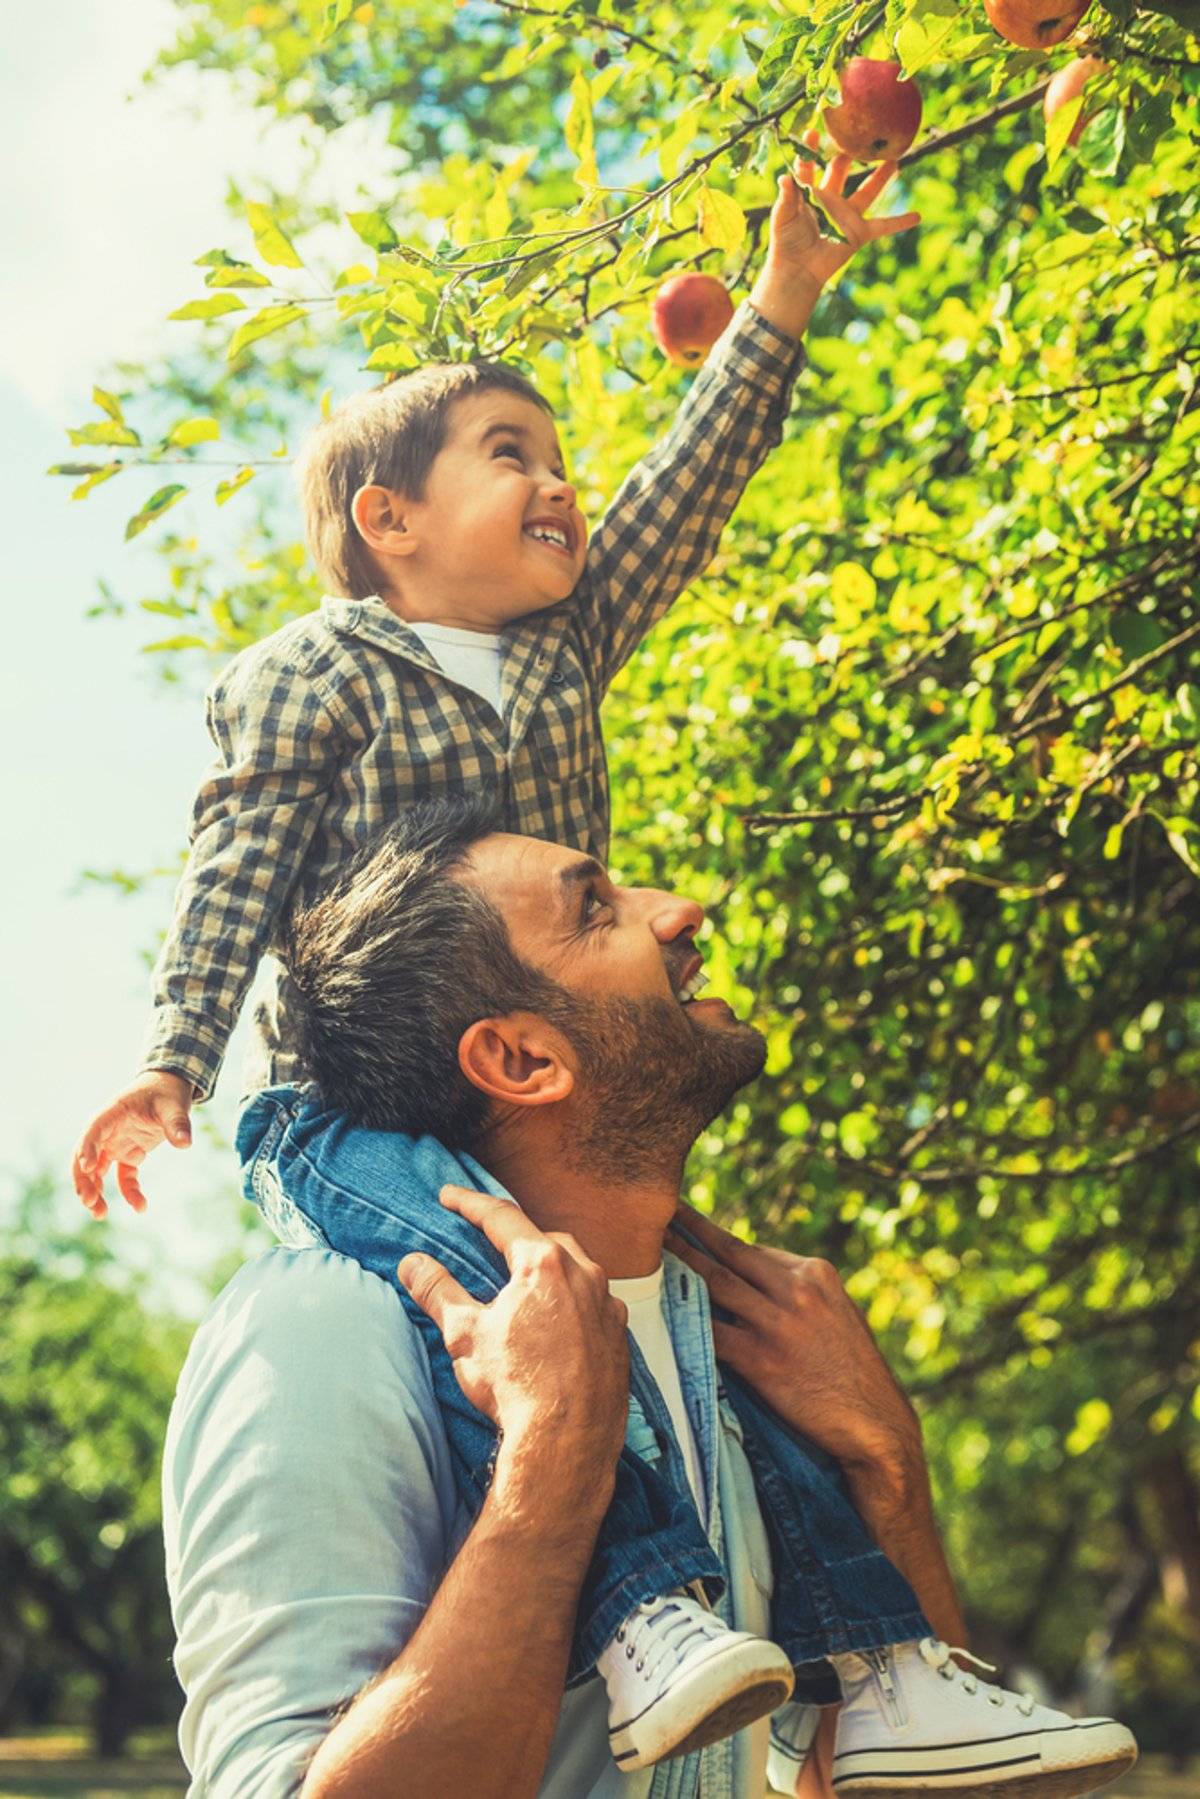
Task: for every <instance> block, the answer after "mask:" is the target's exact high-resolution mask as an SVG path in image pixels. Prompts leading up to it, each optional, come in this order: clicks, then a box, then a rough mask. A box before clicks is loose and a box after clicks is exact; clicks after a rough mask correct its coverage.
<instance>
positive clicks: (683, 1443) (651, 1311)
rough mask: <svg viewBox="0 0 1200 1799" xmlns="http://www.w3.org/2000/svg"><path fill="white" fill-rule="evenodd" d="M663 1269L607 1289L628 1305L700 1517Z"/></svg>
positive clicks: (699, 1485)
mask: <svg viewBox="0 0 1200 1799" xmlns="http://www.w3.org/2000/svg"><path fill="white" fill-rule="evenodd" d="M662 1289H663V1270H662V1264H661V1263H660V1264H659V1266H658V1267H657V1268H656V1269H655V1270H654V1273H653V1274H644V1275H641V1276H640V1277H639V1278H638V1279H637V1280H631V1281H609V1283H608V1290H609V1292H610V1293H614V1294H615V1295H616V1297H617V1298H618V1299H623V1300H624V1301H625V1304H626V1305H627V1306H628V1308H629V1328H630V1330H631V1331H632V1332H633V1336H634V1341H635V1342H636V1344H637V1346H638V1348H639V1349H640V1350H641V1352H642V1354H643V1355H644V1356H645V1358H646V1366H647V1367H648V1368H649V1370H650V1372H651V1374H652V1375H653V1376H654V1379H655V1381H656V1383H657V1385H658V1390H659V1392H660V1393H661V1394H662V1396H663V1399H664V1401H665V1403H666V1407H667V1411H668V1412H669V1413H670V1417H671V1423H672V1425H673V1426H674V1430H675V1439H676V1441H677V1442H678V1444H679V1447H680V1449H681V1450H682V1451H683V1460H684V1466H685V1467H686V1469H687V1477H688V1485H689V1486H690V1487H691V1489H692V1495H693V1497H694V1499H695V1501H696V1509H697V1510H698V1511H699V1512H700V1514H701V1516H703V1513H704V1500H703V1498H702V1494H703V1491H704V1486H703V1475H702V1472H701V1463H700V1452H699V1450H698V1449H697V1447H696V1436H695V1432H694V1431H693V1430H692V1425H691V1420H690V1419H689V1418H688V1415H687V1408H686V1407H685V1405H684V1403H683V1388H682V1387H681V1386H680V1384H679V1364H678V1362H677V1361H676V1360H675V1347H674V1345H673V1344H672V1342H671V1333H670V1331H669V1330H668V1329H667V1319H666V1314H665V1312H664V1310H663V1290H662Z"/></svg>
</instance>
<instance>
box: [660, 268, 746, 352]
mask: <svg viewBox="0 0 1200 1799" xmlns="http://www.w3.org/2000/svg"><path fill="white" fill-rule="evenodd" d="M732 317H733V301H732V300H731V299H730V298H729V292H728V289H727V288H726V286H725V283H724V282H723V281H718V279H717V277H716V276H715V275H702V274H699V273H696V272H693V273H690V274H686V275H672V276H671V278H670V280H669V281H664V282H663V284H662V286H661V287H660V288H659V290H658V292H657V293H656V294H655V296H654V300H653V303H652V305H651V307H650V329H651V331H653V333H654V337H655V341H656V342H657V344H658V347H659V349H660V350H661V351H662V353H663V355H664V356H666V357H668V358H669V360H670V361H671V362H674V363H678V365H679V367H680V368H685V369H694V368H698V367H699V365H700V364H701V363H702V362H703V361H704V358H705V357H706V356H707V355H708V352H709V351H710V350H711V349H712V347H713V345H714V344H715V343H716V341H717V339H718V338H719V337H720V335H721V333H722V331H724V329H725V327H726V325H727V324H728V323H729V321H730V319H731V318H732Z"/></svg>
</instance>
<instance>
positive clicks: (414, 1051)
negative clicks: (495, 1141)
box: [284, 793, 567, 1150]
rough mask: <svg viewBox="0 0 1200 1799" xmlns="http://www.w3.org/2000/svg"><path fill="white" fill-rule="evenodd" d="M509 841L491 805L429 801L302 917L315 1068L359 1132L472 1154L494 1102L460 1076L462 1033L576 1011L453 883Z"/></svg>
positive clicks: (482, 903) (326, 1092)
mask: <svg viewBox="0 0 1200 1799" xmlns="http://www.w3.org/2000/svg"><path fill="white" fill-rule="evenodd" d="M501 828H502V821H501V810H500V806H499V804H498V802H497V801H496V800H495V798H494V797H493V796H492V795H491V794H487V793H483V794H463V795H455V796H451V797H448V798H444V799H436V800H422V801H419V802H418V803H417V804H415V805H413V806H409V807H406V808H405V810H404V811H403V812H402V813H401V815H400V817H399V818H398V819H397V820H396V822H395V823H394V824H392V825H389V826H387V827H386V828H385V829H384V830H382V831H380V832H379V833H378V835H377V836H375V837H373V838H372V839H371V840H370V842H369V843H367V844H366V845H365V846H364V847H363V849H361V850H360V851H359V852H358V854H357V855H356V856H355V857H354V858H353V859H352V860H351V861H350V862H349V863H347V864H346V867H345V868H344V869H343V870H342V872H341V873H340V874H339V875H338V877H337V879H336V882H335V883H334V884H333V885H332V886H330V887H329V888H327V889H326V890H325V891H324V892H323V893H322V894H320V895H319V896H318V897H317V898H316V899H315V900H314V901H313V902H312V903H311V904H310V905H307V906H304V907H301V908H300V909H298V910H297V912H296V913H295V914H294V915H293V918H292V920H291V923H290V925H289V927H288V931H287V941H286V944H285V949H284V959H285V961H286V962H287V965H288V967H289V969H290V970H291V974H292V978H293V979H294V981H295V982H296V985H297V987H298V988H299V991H300V997H301V1001H302V1005H303V1016H302V1020H301V1033H302V1044H303V1052H304V1055H305V1059H306V1061H307V1063H308V1066H309V1068H310V1070H311V1072H312V1074H313V1076H314V1078H315V1080H316V1083H317V1086H318V1088H319V1090H320V1093H321V1097H322V1099H323V1100H324V1101H325V1102H326V1103H327V1104H328V1105H330V1106H334V1107H336V1108H337V1109H338V1110H339V1111H341V1112H344V1113H345V1114H346V1115H347V1116H348V1117H349V1118H350V1119H351V1120H352V1121H353V1122H354V1123H356V1124H362V1125H367V1126H369V1127H370V1128H372V1129H375V1130H387V1131H404V1132H406V1133H407V1134H408V1135H409V1136H413V1137H419V1136H424V1135H426V1134H428V1135H430V1136H434V1137H437V1138H438V1139H439V1140H440V1141H441V1142H442V1143H444V1144H445V1145H446V1147H447V1148H448V1149H466V1150H469V1149H471V1148H473V1147H475V1146H476V1145H477V1144H478V1142H479V1140H480V1137H481V1135H482V1132H483V1127H484V1124H485V1121H486V1118H487V1112H488V1099H487V1095H486V1094H483V1093H481V1092H480V1091H479V1089H478V1088H477V1087H475V1086H473V1085H472V1083H471V1082H470V1081H468V1080H467V1078H466V1076H465V1075H464V1074H463V1072H462V1070H461V1069H460V1067H459V1065H458V1045H459V1039H460V1038H461V1036H462V1034H463V1032H464V1031H465V1030H466V1028H467V1026H468V1025H470V1024H474V1023H475V1021H476V1020H477V1019H479V1018H488V1017H498V1018H502V1017H504V1016H505V1015H506V1014H507V1013H509V1012H514V1011H536V1012H544V1011H546V1010H547V1009H552V1010H557V1005H556V1002H562V1001H563V1000H564V999H565V998H566V997H567V996H566V995H565V994H564V993H563V990H562V989H561V988H560V987H559V986H558V985H557V984H556V983H555V982H554V981H552V980H551V979H550V978H549V976H547V975H543V974H541V973H539V971H538V970H537V969H535V968H531V967H530V966H529V965H528V964H527V963H526V962H524V961H522V959H521V958H520V957H519V956H518V955H517V954H516V952H515V951H514V949H513V947H512V944H511V943H510V941H509V936H508V926H507V925H506V924H505V922H504V919H503V918H502V917H501V915H500V913H499V912H498V911H497V910H496V908H495V907H494V906H493V905H492V904H491V903H490V902H489V901H488V900H487V899H485V898H484V896H483V895H482V894H481V893H480V892H479V890H478V888H476V887H474V886H469V885H468V884H467V883H466V882H464V881H460V880H456V879H455V878H454V876H455V873H456V871H457V870H459V869H460V868H461V867H462V865H463V863H464V861H465V860H466V856H467V852H468V851H469V849H470V848H471V845H472V844H473V843H477V842H478V841H479V840H480V838H483V837H487V836H490V835H491V833H492V832H493V831H497V830H499V829H501Z"/></svg>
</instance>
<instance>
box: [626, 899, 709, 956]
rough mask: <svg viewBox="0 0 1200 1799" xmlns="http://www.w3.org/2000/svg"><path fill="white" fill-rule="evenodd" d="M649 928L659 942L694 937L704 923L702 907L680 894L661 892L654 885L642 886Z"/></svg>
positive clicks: (672, 941) (670, 941) (671, 941)
mask: <svg viewBox="0 0 1200 1799" xmlns="http://www.w3.org/2000/svg"><path fill="white" fill-rule="evenodd" d="M641 896H642V898H643V900H644V902H645V906H646V915H647V918H648V920H649V924H650V929H651V930H652V931H653V932H654V935H655V936H656V937H657V938H658V941H659V942H660V943H674V942H675V941H676V939H677V938H679V937H694V936H695V935H696V932H697V931H698V930H699V929H700V926H701V925H702V924H703V923H704V907H703V906H701V905H698V904H697V902H696V901H695V900H692V899H684V897H683V896H682V894H678V893H662V892H660V891H659V890H658V888H655V887H644V888H643V889H642V890H641Z"/></svg>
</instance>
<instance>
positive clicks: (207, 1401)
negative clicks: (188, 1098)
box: [163, 1246, 818, 1799]
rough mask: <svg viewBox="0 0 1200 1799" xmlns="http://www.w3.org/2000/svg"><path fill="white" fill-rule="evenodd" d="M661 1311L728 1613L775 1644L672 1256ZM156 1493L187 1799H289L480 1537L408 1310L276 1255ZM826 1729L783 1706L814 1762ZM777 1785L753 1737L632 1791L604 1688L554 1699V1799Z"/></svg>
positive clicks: (696, 1300) (696, 1313)
mask: <svg viewBox="0 0 1200 1799" xmlns="http://www.w3.org/2000/svg"><path fill="white" fill-rule="evenodd" d="M664 1291H665V1297H666V1308H667V1316H668V1322H669V1326H670V1331H671V1338H672V1342H673V1344H674V1347H675V1353H676V1357H677V1360H678V1363H679V1369H680V1378H681V1382H682V1385H683V1391H684V1397H685V1400H686V1402H687V1406H688V1415H689V1418H691V1419H692V1421H693V1423H694V1427H695V1435H696V1440H697V1444H698V1447H699V1450H700V1456H701V1461H702V1464H703V1469H704V1474H705V1484H706V1494H707V1495H708V1496H709V1497H708V1498H707V1500H706V1503H705V1506H704V1509H705V1511H706V1512H707V1513H708V1516H707V1517H706V1519H705V1524H706V1526H707V1528H708V1532H709V1536H710V1540H711V1541H712V1542H713V1546H714V1548H715V1549H716V1551H717V1553H718V1554H719V1555H721V1556H722V1559H723V1560H724V1562H725V1566H726V1568H727V1570H728V1573H729V1592H728V1596H727V1603H725V1604H723V1607H722V1609H723V1611H725V1613H726V1615H728V1616H729V1618H730V1621H731V1622H732V1623H734V1624H736V1625H737V1626H739V1627H740V1628H743V1629H749V1630H754V1631H757V1632H765V1630H766V1629H767V1625H768V1618H769V1600H770V1589H771V1570H770V1556H769V1551H768V1545H767V1539H766V1533H765V1530H764V1527H763V1523H762V1518H761V1515H760V1513H759V1509H758V1505H757V1502H756V1500H755V1497H754V1490H753V1483H752V1480H751V1476H750V1471H749V1467H748V1464H747V1462H746V1459H745V1456H744V1454H743V1452H742V1449H741V1444H740V1436H739V1430H738V1423H737V1419H736V1417H735V1416H734V1414H733V1412H732V1410H731V1408H730V1407H729V1406H728V1405H727V1404H726V1403H724V1402H723V1401H722V1402H719V1401H718V1395H717V1382H716V1369H715V1364H714V1362H713V1357H712V1339H711V1331H710V1328H709V1313H708V1305H707V1293H706V1291H705V1289H704V1286H703V1283H702V1282H700V1281H699V1280H697V1279H696V1278H695V1276H694V1275H692V1274H691V1273H690V1271H689V1270H688V1269H687V1268H686V1267H685V1266H684V1264H683V1263H682V1262H679V1261H677V1260H676V1259H674V1258H672V1257H667V1258H666V1278H665V1282H664ZM664 1416H665V1413H664ZM639 1420H640V1428H641V1429H642V1431H643V1432H645V1430H646V1420H645V1417H644V1414H641V1413H640V1411H639V1408H637V1407H636V1406H635V1407H632V1408H631V1426H630V1430H631V1437H630V1441H631V1446H632V1447H634V1448H638V1447H639V1445H638V1444H637V1442H635V1441H634V1436H635V1434H636V1431H637V1429H638V1427H639ZM672 1453H673V1454H677V1453H678V1451H677V1449H676V1448H675V1446H674V1444H672ZM679 1475H680V1478H682V1464H680V1469H679ZM163 1489H164V1530H165V1535H166V1550H167V1578H168V1584H169V1587H170V1591H171V1602H172V1611H173V1615H174V1619H175V1627H176V1632H177V1639H178V1640H177V1645H176V1652H175V1665H176V1669H177V1671H178V1674H179V1678H180V1680H181V1682H182V1684H183V1687H184V1691H185V1694H186V1704H185V1706H184V1711H183V1717H182V1721H181V1724H180V1743H181V1746H182V1749H183V1754H184V1759H185V1761H186V1762H187V1764H188V1767H189V1769H190V1771H191V1775H192V1786H191V1788H190V1792H191V1794H192V1795H194V1796H195V1799H200V1796H201V1795H203V1799H287V1796H290V1795H294V1794H296V1793H298V1792H299V1790H300V1787H301V1784H302V1782H303V1779H304V1771H305V1768H306V1767H307V1764H308V1761H309V1759H310V1758H311V1756H312V1754H313V1753H314V1751H315V1749H316V1747H317V1745H318V1743H320V1741H321V1740H322V1738H323V1737H324V1736H325V1735H326V1734H327V1733H328V1731H329V1729H330V1727H331V1724H332V1721H333V1718H334V1716H335V1714H336V1713H337V1712H338V1711H339V1710H340V1709H341V1708H342V1707H343V1706H344V1705H345V1704H346V1702H347V1701H348V1700H350V1699H352V1698H353V1697H354V1695H355V1694H356V1693H358V1692H359V1691H360V1690H361V1689H362V1688H363V1687H364V1686H365V1685H366V1684H367V1682H368V1681H370V1680H372V1679H373V1678H374V1677H375V1676H376V1675H377V1674H378V1673H379V1672H380V1670H381V1669H382V1668H384V1667H386V1666H387V1664H388V1663H389V1662H390V1661H392V1660H393V1659H394V1658H395V1656H396V1655H398V1654H399V1652H400V1650H401V1649H402V1648H403V1646H404V1644H405V1643H406V1642H407V1641H408V1639H409V1638H410V1637H411V1636H412V1634H413V1632H414V1631H415V1630H416V1627H417V1625H418V1624H419V1622H420V1620H421V1617H422V1614H423V1612H424V1609H425V1607H426V1605H427V1604H428V1603H429V1599H430V1597H431V1595H432V1593H433V1591H434V1589H435V1588H436V1586H437V1584H438V1580H439V1578H440V1576H441V1572H442V1570H443V1569H444V1567H445V1566H446V1565H447V1563H448V1562H449V1561H450V1560H452V1559H453V1556H454V1554H455V1553H456V1551H457V1549H458V1548H459V1546H460V1545H461V1542H462V1540H463V1538H464V1536H465V1534H466V1531H467V1528H468V1525H469V1520H468V1518H467V1516H466V1513H465V1512H464V1511H463V1510H462V1509H461V1508H460V1506H459V1503H458V1499H457V1497H456V1493H455V1483H454V1478H453V1474H452V1470H451V1465H450V1456H449V1450H448V1447H447V1444H446V1440H445V1437H444V1434H443V1431H442V1427H441V1419H440V1416H439V1413H438V1410H437V1407H436V1404H435V1403H434V1398H433V1390H432V1386H431V1384H430V1379H429V1369H428V1364H427V1362H426V1359H425V1352H424V1348H423V1346H422V1344H421V1341H420V1337H419V1335H418V1333H417V1331H416V1329H415V1327H414V1326H413V1325H412V1324H411V1322H410V1321H409V1319H408V1318H407V1317H406V1316H405V1313H404V1311H403V1309H402V1307H401V1304H400V1300H399V1297H398V1295H397V1293H396V1292H395V1291H394V1290H393V1289H391V1288H389V1287H388V1286H387V1285H385V1283H384V1282H383V1281H381V1280H379V1279H378V1278H377V1277H376V1276H375V1275H372V1274H369V1273H366V1272H364V1270H363V1269H361V1268H360V1267H359V1266H358V1264H357V1263H355V1262H351V1261H348V1260H346V1259H345V1258H343V1257H341V1256H338V1255H335V1254H333V1253H332V1252H330V1251H328V1250H323V1249H317V1248H303V1249H296V1248H284V1247H282V1246H281V1247H277V1248H274V1249H271V1250H268V1251H267V1252H266V1254H264V1255H262V1256H260V1257H259V1258H258V1259H257V1260H256V1261H253V1262H251V1263H249V1264H248V1265H247V1266H246V1267H245V1268H243V1269H241V1270H240V1271H239V1273H238V1274H236V1275H235V1276H234V1278H233V1280H232V1281H230V1283H229V1285H228V1286H227V1287H226V1288H225V1290H224V1292H223V1293H222V1294H221V1295H220V1297H219V1298H218V1299H217V1301H216V1302H215V1304H214V1305H213V1307H212V1308H211V1310H210V1311H209V1313H208V1315H207V1317H206V1318H205V1319H204V1321H203V1322H202V1324H201V1325H200V1327H199V1330H198V1331H197V1333H196V1337H195V1340H194V1342H193V1344H192V1348H191V1351H190V1353H189V1355H188V1359H187V1363H186V1365H185V1367H184V1370H183V1373H182V1375H181V1376H180V1382H179V1390H178V1393H177V1396H176V1401H175V1406H174V1409H173V1411H172V1414H171V1421H170V1425H169V1428H168V1432H167V1443H166V1451H165V1457H164V1466H163ZM817 1715H818V1714H817V1713H816V1712H815V1710H813V1709H812V1708H810V1707H803V1706H787V1707H784V1708H783V1711H782V1712H781V1713H779V1714H777V1715H776V1720H775V1725H776V1728H777V1729H779V1730H781V1731H782V1733H783V1735H784V1736H785V1738H788V1739H790V1740H791V1742H792V1743H793V1744H794V1745H804V1744H807V1742H808V1741H809V1739H810V1737H811V1734H812V1731H813V1729H815V1724H816V1718H817ZM796 1752H797V1753H799V1755H800V1756H801V1758H802V1748H801V1749H798V1750H797V1751H796ZM480 1754H481V1756H482V1755H485V1754H486V1744H481V1745H480ZM777 1765H778V1766H782V1765H783V1764H777ZM793 1765H794V1764H793ZM763 1780H764V1770H763V1767H762V1755H761V1750H760V1751H759V1752H758V1753H754V1752H753V1750H752V1745H751V1733H750V1732H748V1731H743V1732H741V1733H740V1734H739V1735H738V1736H737V1737H734V1738H731V1739H729V1740H728V1741H726V1742H724V1743H718V1744H714V1745H713V1746H712V1748H710V1749H707V1750H705V1751H704V1752H703V1754H702V1755H699V1756H697V1755H692V1756H688V1757H685V1758H681V1759H679V1760H675V1761H669V1762H662V1763H660V1764H659V1765H658V1766H657V1767H656V1768H651V1769H645V1770H641V1771H639V1772H635V1773H622V1772H621V1771H620V1770H618V1768H617V1767H616V1765H615V1763H614V1762H613V1759H612V1756H611V1753H610V1751H609V1747H608V1735H607V1705H606V1695H605V1690H604V1687H603V1684H602V1683H601V1681H600V1680H598V1679H594V1680H589V1681H587V1682H585V1683H584V1684H583V1685H582V1686H580V1687H577V1688H575V1689H574V1690H573V1691H571V1692H569V1693H566V1694H564V1696H563V1705H562V1711H561V1714H560V1718H559V1724H558V1729H557V1732H556V1734H555V1737H554V1741H553V1744H552V1747H551V1751H550V1757H549V1761H548V1763H547V1767H546V1772H545V1776H544V1778H543V1781H542V1785H541V1788H540V1789H539V1791H540V1794H541V1796H542V1799H696V1795H697V1793H698V1792H700V1791H703V1794H704V1799H761V1795H762V1792H763ZM701 1782H702V1786H701ZM414 1790H416V1789H414Z"/></svg>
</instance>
